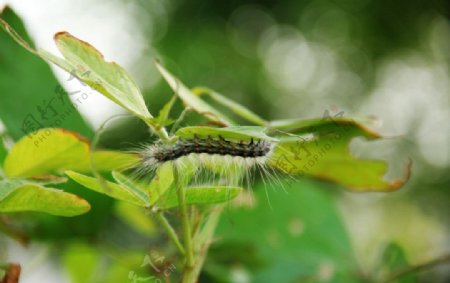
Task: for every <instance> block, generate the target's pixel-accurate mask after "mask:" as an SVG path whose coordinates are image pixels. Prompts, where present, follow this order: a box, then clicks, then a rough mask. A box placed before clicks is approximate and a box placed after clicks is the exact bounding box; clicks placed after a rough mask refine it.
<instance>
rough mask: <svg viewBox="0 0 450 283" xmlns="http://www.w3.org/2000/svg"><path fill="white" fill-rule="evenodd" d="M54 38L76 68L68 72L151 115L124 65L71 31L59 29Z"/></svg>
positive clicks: (143, 116) (144, 115) (130, 108)
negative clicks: (103, 53) (109, 57)
mask: <svg viewBox="0 0 450 283" xmlns="http://www.w3.org/2000/svg"><path fill="white" fill-rule="evenodd" d="M54 38H55V42H56V45H57V46H58V49H59V50H60V51H61V53H62V54H63V56H64V58H65V59H66V60H67V61H68V62H69V64H70V65H71V67H73V69H71V70H67V69H66V71H68V72H72V73H73V74H74V75H76V76H77V77H78V78H80V79H81V80H83V81H84V82H86V83H87V84H89V85H90V86H91V87H93V88H94V89H96V90H97V91H98V92H100V93H102V94H103V95H105V96H106V97H108V98H109V99H111V100H112V101H114V102H116V103H117V104H119V105H120V106H122V107H123V108H125V109H127V110H128V111H130V112H131V113H133V114H135V115H136V116H138V117H140V118H141V119H144V120H145V119H147V118H152V116H151V115H150V112H148V109H147V107H146V105H145V101H144V99H143V97H142V94H141V93H140V91H139V88H138V87H137V85H136V83H135V82H134V81H133V79H132V78H131V77H130V76H129V75H128V73H127V72H126V71H125V70H124V69H123V68H122V67H121V66H119V65H118V64H116V63H115V62H106V61H105V60H104V58H103V55H102V54H101V53H100V52H99V51H98V50H97V49H95V48H94V47H93V46H92V45H90V44H89V43H87V42H84V41H82V40H80V39H78V38H76V37H74V36H73V35H71V34H70V33H68V32H59V33H57V34H55V37H54ZM53 63H56V64H57V63H58V62H53ZM65 68H66V67H65Z"/></svg>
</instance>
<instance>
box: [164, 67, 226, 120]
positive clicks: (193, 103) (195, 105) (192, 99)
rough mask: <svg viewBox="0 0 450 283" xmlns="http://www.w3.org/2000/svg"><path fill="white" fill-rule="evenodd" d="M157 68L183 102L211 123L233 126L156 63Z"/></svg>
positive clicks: (217, 111) (222, 115)
mask: <svg viewBox="0 0 450 283" xmlns="http://www.w3.org/2000/svg"><path fill="white" fill-rule="evenodd" d="M155 64H156V68H157V69H158V71H159V72H160V74H161V75H162V77H163V78H164V79H165V80H166V82H167V83H168V84H169V86H170V87H171V88H172V90H173V91H174V92H175V93H176V94H177V95H178V96H179V97H180V98H181V100H183V102H184V103H186V105H188V106H189V107H191V108H192V109H194V110H195V111H197V112H198V113H200V114H202V115H204V116H206V117H207V118H208V119H210V120H211V121H215V122H218V123H221V124H224V125H233V124H234V123H233V122H232V121H231V120H230V119H229V118H228V117H226V116H225V115H224V114H222V113H221V112H220V111H219V110H217V109H215V108H214V107H212V106H211V105H209V104H208V103H206V102H205V101H203V100H202V99H201V98H200V97H198V96H197V95H195V94H194V93H192V91H191V90H190V89H189V88H187V87H186V86H185V85H184V84H183V83H182V82H181V81H180V80H179V79H177V78H176V77H175V76H173V75H172V74H171V73H169V71H167V70H166V69H165V68H164V67H163V66H162V65H161V64H159V63H158V62H156V63H155Z"/></svg>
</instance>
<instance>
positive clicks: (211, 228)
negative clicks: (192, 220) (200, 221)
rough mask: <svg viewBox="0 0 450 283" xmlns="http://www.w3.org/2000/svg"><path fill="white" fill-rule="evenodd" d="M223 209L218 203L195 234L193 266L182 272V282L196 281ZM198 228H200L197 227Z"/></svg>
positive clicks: (190, 282) (191, 282) (192, 282)
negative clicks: (195, 256) (195, 255)
mask: <svg viewBox="0 0 450 283" xmlns="http://www.w3.org/2000/svg"><path fill="white" fill-rule="evenodd" d="M222 210H223V205H218V206H216V207H215V208H214V210H213V211H212V212H211V213H210V214H209V217H208V219H207V220H206V222H205V224H204V225H203V227H201V230H199V232H198V233H196V235H195V243H197V245H196V254H197V258H196V260H195V264H194V266H193V268H191V269H187V270H186V271H185V272H184V274H183V280H182V282H183V283H194V282H197V279H198V276H199V274H200V272H201V270H202V267H203V264H204V262H205V260H206V256H207V255H208V250H209V246H210V245H211V242H212V238H213V237H214V232H215V230H216V227H217V224H218V223H219V219H220V215H221V213H222ZM199 229H200V228H199Z"/></svg>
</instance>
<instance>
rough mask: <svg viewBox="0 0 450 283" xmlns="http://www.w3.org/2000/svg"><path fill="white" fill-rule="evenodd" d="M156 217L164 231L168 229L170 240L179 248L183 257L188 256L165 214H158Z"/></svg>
mask: <svg viewBox="0 0 450 283" xmlns="http://www.w3.org/2000/svg"><path fill="white" fill-rule="evenodd" d="M156 217H157V218H158V220H159V222H160V223H161V225H162V226H163V227H164V229H166V231H167V234H169V237H170V239H171V240H172V241H173V243H174V244H175V246H177V248H178V250H179V251H180V253H181V255H183V256H184V255H185V254H186V252H185V250H184V247H183V245H182V244H181V242H180V240H179V239H178V236H177V233H175V230H174V229H173V227H172V225H170V223H169V221H168V220H167V218H166V217H165V216H164V214H163V213H162V212H161V211H159V212H157V213H156Z"/></svg>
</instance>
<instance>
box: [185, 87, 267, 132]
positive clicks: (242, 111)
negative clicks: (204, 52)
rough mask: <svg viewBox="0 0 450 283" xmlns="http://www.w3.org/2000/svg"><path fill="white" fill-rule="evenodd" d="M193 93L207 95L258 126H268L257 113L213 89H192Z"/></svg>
mask: <svg viewBox="0 0 450 283" xmlns="http://www.w3.org/2000/svg"><path fill="white" fill-rule="evenodd" d="M192 92H193V93H195V94H197V95H203V94H206V95H208V96H210V97H211V98H212V99H214V100H215V101H216V102H218V103H220V104H222V105H223V106H225V107H227V108H228V109H230V110H231V111H233V112H234V113H235V114H237V115H239V116H240V117H242V118H244V119H246V120H248V121H250V122H252V123H254V124H256V125H259V126H265V125H266V124H267V121H265V120H264V119H263V118H261V117H260V116H258V115H257V114H256V113H254V112H252V111H251V110H249V109H248V108H246V107H244V106H243V105H241V104H239V103H237V102H236V101H234V100H231V99H229V98H228V97H225V96H223V95H222V94H219V93H218V92H216V91H214V90H212V89H209V88H205V87H196V88H194V89H192Z"/></svg>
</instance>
